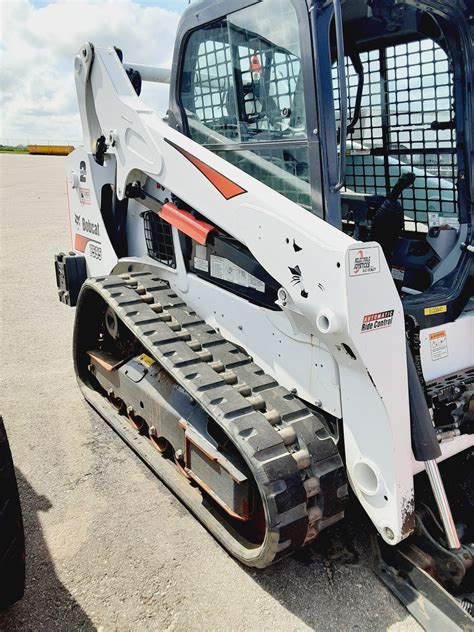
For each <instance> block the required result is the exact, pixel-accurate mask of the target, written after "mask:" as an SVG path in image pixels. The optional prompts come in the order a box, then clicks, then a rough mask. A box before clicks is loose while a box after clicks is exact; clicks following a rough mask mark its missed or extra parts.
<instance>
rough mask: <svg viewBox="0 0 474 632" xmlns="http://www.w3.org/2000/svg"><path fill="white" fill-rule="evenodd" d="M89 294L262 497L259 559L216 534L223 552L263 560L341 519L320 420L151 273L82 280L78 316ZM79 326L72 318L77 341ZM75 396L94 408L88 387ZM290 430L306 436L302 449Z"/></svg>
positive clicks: (335, 460)
mask: <svg viewBox="0 0 474 632" xmlns="http://www.w3.org/2000/svg"><path fill="white" fill-rule="evenodd" d="M91 291H92V292H95V293H97V294H99V295H100V296H101V297H102V299H103V300H104V301H105V302H106V303H107V304H108V305H110V306H111V307H112V308H113V309H114V311H115V312H116V313H117V316H118V317H119V318H120V319H121V321H122V322H123V323H124V324H125V325H126V326H127V327H128V329H129V330H130V331H131V332H132V333H133V334H134V336H136V338H137V339H138V340H139V341H140V343H141V344H142V345H143V347H144V348H145V349H146V350H147V352H148V353H149V354H150V355H151V356H152V357H153V358H155V360H157V361H158V362H159V363H160V364H161V365H162V366H163V368H164V369H165V370H166V371H168V373H169V374H170V375H172V377H173V378H174V379H175V380H176V382H177V383H178V384H180V385H181V386H182V387H183V388H185V389H186V390H187V392H188V393H189V394H190V395H191V396H192V397H193V398H194V399H195V401H197V402H198V403H199V405H200V406H202V408H203V409H205V410H206V412H207V413H208V414H209V415H210V416H211V417H212V418H213V419H214V420H215V421H216V422H217V423H218V424H219V425H220V426H221V427H222V428H223V430H224V431H225V432H226V434H227V435H228V436H229V437H230V438H231V439H232V441H233V443H234V444H235V445H236V447H237V448H238V449H239V450H240V452H241V454H242V456H243V458H244V459H245V461H246V463H247V465H248V466H249V468H250V470H251V472H252V475H253V477H254V479H255V481H256V482H257V485H258V487H259V491H260V493H261V495H262V497H263V499H264V506H265V508H266V511H265V513H266V521H267V537H266V538H265V541H264V543H263V545H262V546H261V547H260V550H259V553H258V555H256V556H252V555H250V556H249V558H248V559H244V558H242V557H240V556H239V555H238V554H236V552H235V550H232V547H231V546H229V543H228V542H226V541H223V538H222V537H218V539H219V540H220V541H221V542H222V543H223V545H224V546H225V547H226V548H228V550H229V551H230V552H231V553H232V554H234V555H236V556H237V557H239V559H241V561H243V562H244V563H246V564H249V565H252V566H258V567H264V566H267V565H269V564H271V563H272V562H274V561H276V560H277V559H279V558H280V557H282V556H283V555H288V554H290V553H292V552H294V551H296V550H297V549H298V548H300V547H301V546H302V545H303V544H305V543H307V542H309V541H311V540H312V539H314V537H316V535H317V533H318V531H319V530H320V527H321V528H322V527H324V526H327V525H329V524H331V523H332V522H335V521H336V520H338V519H340V518H341V517H342V516H343V508H344V501H345V497H346V495H347V485H346V478H345V470H344V466H343V463H342V460H341V458H340V455H339V453H338V450H337V447H336V446H335V444H334V442H333V441H332V440H331V439H330V437H329V435H328V433H327V431H326V429H325V426H324V424H323V422H322V421H321V419H320V418H319V417H318V416H316V415H315V414H314V413H312V412H311V411H310V410H309V409H308V408H307V406H306V405H305V404H304V403H303V402H301V401H300V400H298V399H297V398H296V397H295V396H294V395H292V394H291V393H289V392H288V391H287V390H286V389H285V388H283V387H281V386H279V385H278V383H277V382H276V381H275V380H274V379H273V378H272V377H270V376H269V375H267V374H265V373H264V371H262V369H260V368H259V367H258V366H257V365H256V364H255V363H254V362H253V360H252V358H251V357H250V356H249V355H247V354H246V353H244V352H242V350H240V349H239V348H237V347H236V346H235V345H233V344H231V343H230V342H228V341H227V340H225V339H224V338H223V337H222V336H220V334H218V333H217V332H216V331H215V330H214V329H213V328H212V327H210V326H209V325H207V324H206V323H205V322H204V321H203V320H202V319H201V318H199V316H198V315H197V314H196V313H195V312H193V311H192V310H190V309H189V308H188V307H187V306H186V304H185V303H184V302H183V301H182V300H181V299H180V298H179V297H178V296H177V295H176V294H175V293H174V292H173V291H172V290H171V289H170V287H169V285H168V283H167V282H165V281H163V280H161V279H159V278H158V277H157V276H155V275H153V274H152V273H150V272H137V273H130V274H124V275H120V276H108V277H101V278H97V279H88V280H87V281H86V282H85V284H84V286H83V289H82V291H81V295H80V297H79V301H78V308H77V315H76V319H77V320H80V317H81V316H80V314H81V305H82V303H83V302H85V297H87V295H88V293H90V292H91ZM78 332H80V327H78V325H77V323H76V334H75V336H76V337H77V336H78V335H80V333H78ZM78 343H79V341H77V340H76V346H77V345H78ZM79 346H80V345H79ZM80 383H81V379H80ZM83 390H84V389H83ZM84 394H85V395H86V397H87V398H88V399H89V400H90V401H91V403H92V404H93V405H95V403H94V401H92V399H94V398H90V397H88V391H87V390H85V391H84ZM101 409H102V410H101V411H100V412H101V414H104V410H103V407H102V406H101ZM106 416H107V417H108V415H106ZM113 425H116V424H113ZM299 429H300V430H301V432H300V433H298V430H299ZM121 434H122V433H121ZM299 434H301V435H302V436H303V435H304V436H305V437H310V438H311V440H312V444H311V454H310V452H309V451H308V449H307V447H306V445H305V442H304V440H303V439H302V438H301V437H300V436H299ZM315 438H316V444H317V449H316V450H315V448H314V442H315ZM134 447H135V446H134ZM160 458H161V457H160ZM152 467H153V466H152ZM153 469H155V468H153ZM157 473H158V475H159V476H160V473H159V472H157ZM308 490H311V491H308ZM177 493H178V495H179V492H177ZM206 526H208V528H209V525H206ZM211 531H212V528H211Z"/></svg>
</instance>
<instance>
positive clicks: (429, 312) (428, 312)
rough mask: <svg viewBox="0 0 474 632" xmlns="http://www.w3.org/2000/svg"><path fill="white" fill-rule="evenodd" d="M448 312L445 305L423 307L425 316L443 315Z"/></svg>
mask: <svg viewBox="0 0 474 632" xmlns="http://www.w3.org/2000/svg"><path fill="white" fill-rule="evenodd" d="M447 311H448V306H447V305H437V306H436V307H425V316H433V314H444V312H447Z"/></svg>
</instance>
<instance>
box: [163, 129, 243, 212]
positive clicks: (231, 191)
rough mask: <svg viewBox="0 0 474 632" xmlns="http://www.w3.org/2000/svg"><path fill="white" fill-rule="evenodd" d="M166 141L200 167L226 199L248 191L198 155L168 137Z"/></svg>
mask: <svg viewBox="0 0 474 632" xmlns="http://www.w3.org/2000/svg"><path fill="white" fill-rule="evenodd" d="M166 142H167V143H168V144H169V145H171V146H172V147H174V148H175V149H177V150H178V151H179V153H180V154H182V155H183V156H184V157H185V158H187V159H188V160H189V162H191V163H192V164H193V165H194V166H195V167H196V168H197V169H199V171H200V172H201V173H202V175H203V176H204V177H205V178H207V179H208V180H209V182H210V183H211V184H212V185H213V186H214V187H215V188H216V189H217V190H218V191H219V193H220V194H221V195H222V196H224V197H225V199H226V200H231V199H232V198H234V197H237V195H242V193H247V191H246V189H243V188H242V187H241V186H239V185H238V184H236V183H235V182H233V181H232V180H229V178H227V177H226V176H224V175H222V173H219V172H218V171H216V170H215V169H213V168H212V167H209V165H206V163H205V162H203V161H202V160H199V158H196V156H193V155H192V154H190V153H189V152H188V151H186V150H185V149H183V148H182V147H179V146H178V145H175V144H174V143H173V142H171V141H170V140H168V139H166Z"/></svg>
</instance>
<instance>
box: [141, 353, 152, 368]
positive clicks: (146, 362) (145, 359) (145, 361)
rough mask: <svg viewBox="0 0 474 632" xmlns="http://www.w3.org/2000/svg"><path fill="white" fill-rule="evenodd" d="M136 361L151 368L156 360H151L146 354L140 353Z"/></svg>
mask: <svg viewBox="0 0 474 632" xmlns="http://www.w3.org/2000/svg"><path fill="white" fill-rule="evenodd" d="M137 360H138V361H139V362H141V363H142V364H144V365H145V366H151V365H152V364H155V362H156V360H153V358H150V356H149V355H147V354H146V353H142V354H141V355H139V356H138V358H137Z"/></svg>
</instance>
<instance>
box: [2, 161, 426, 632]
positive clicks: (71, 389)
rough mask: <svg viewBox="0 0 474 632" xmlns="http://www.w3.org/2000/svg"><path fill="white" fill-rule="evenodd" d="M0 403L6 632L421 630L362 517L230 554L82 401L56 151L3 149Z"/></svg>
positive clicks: (63, 199)
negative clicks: (21, 550)
mask: <svg viewBox="0 0 474 632" xmlns="http://www.w3.org/2000/svg"><path fill="white" fill-rule="evenodd" d="M0 174H1V188H2V202H1V242H0V243H1V249H0V256H1V264H0V265H1V267H0V270H1V283H0V290H1V293H2V297H1V303H0V304H1V309H2V312H1V318H0V326H1V331H0V333H1V344H2V352H1V367H2V387H1V389H2V390H1V396H2V399H1V404H0V411H1V412H2V413H3V416H4V419H5V423H6V426H7V431H8V433H9V437H10V443H11V448H12V451H13V455H14V459H15V464H16V468H17V476H18V481H19V486H20V493H21V497H22V503H23V513H24V520H25V527H26V536H27V587H26V594H25V598H24V599H23V601H22V602H20V603H19V604H17V605H15V606H14V607H13V608H12V609H11V610H10V611H8V612H7V613H4V614H3V615H0V629H1V630H35V631H38V630H48V631H50V630H132V629H133V630H152V629H153V630H178V629H180V630H275V629H281V630H288V631H290V630H310V629H315V630H371V631H378V630H391V631H397V632H398V631H401V630H403V631H406V630H420V628H419V627H418V625H417V624H416V623H415V622H414V620H413V619H411V618H410V617H409V616H408V615H407V613H406V611H405V610H404V609H403V607H402V606H401V605H399V603H398V602H397V600H396V599H395V598H394V597H393V596H392V595H391V594H390V593H389V592H388V591H387V590H386V589H385V588H384V587H383V585H382V584H381V583H380V582H379V581H378V580H377V578H376V577H375V575H374V574H373V573H372V571H371V569H370V555H369V546H368V541H367V539H368V538H367V530H366V528H365V526H363V525H362V526H361V524H360V523H358V521H357V520H352V522H349V523H347V524H346V525H345V526H344V527H338V528H335V529H334V530H333V531H332V532H331V533H330V534H329V535H328V534H326V538H325V541H324V542H322V543H320V544H319V545H317V546H313V547H312V548H311V547H310V548H309V549H308V550H307V551H305V553H304V554H302V555H299V556H298V557H297V558H294V559H289V560H286V561H284V562H281V563H280V564H278V565H276V566H274V567H272V568H270V569H267V570H265V571H249V570H248V569H245V568H243V567H242V566H240V565H239V564H238V563H236V562H235V561H234V560H232V559H231V558H230V557H229V556H228V555H227V554H226V553H225V551H224V550H223V549H222V548H221V547H220V546H219V545H218V544H217V543H216V542H215V541H214V540H213V538H212V537H211V536H210V535H209V534H208V533H207V532H206V531H205V530H204V528H203V527H201V526H200V525H199V524H198V522H197V521H196V520H195V519H194V518H193V517H192V516H191V515H190V514H189V513H188V512H187V511H186V510H185V509H184V507H183V506H182V505H181V504H180V502H179V501H178V500H177V499H176V498H175V497H174V496H173V495H172V494H171V493H170V492H169V491H168V490H167V489H166V488H165V487H164V486H163V485H162V484H161V483H160V482H159V481H158V480H157V479H156V478H155V477H154V476H153V475H152V474H151V472H150V471H149V470H148V469H147V467H146V466H145V465H144V464H143V463H142V462H141V461H140V460H139V459H138V458H137V457H136V456H135V455H134V454H133V453H132V452H131V451H130V450H129V449H128V448H127V447H126V446H125V444H124V443H122V441H121V440H120V439H119V437H118V436H117V435H116V434H115V433H114V432H113V431H112V430H111V429H110V428H109V427H108V426H107V425H106V424H105V423H104V422H103V421H102V420H101V418H100V417H98V415H97V414H95V413H94V411H93V410H92V409H91V408H90V407H89V406H88V405H87V404H86V403H85V402H84V401H83V399H82V397H81V395H80V393H79V389H78V388H77V386H76V382H75V377H74V372H73V366H72V361H71V336H72V325H73V318H74V310H72V309H70V308H67V307H65V306H64V305H61V304H60V303H59V302H58V300H57V296H56V288H55V281H54V274H53V255H54V254H55V253H56V252H59V251H60V250H64V249H67V248H68V247H69V244H70V235H69V226H68V218H67V200H66V190H65V175H64V159H63V158H58V157H52V156H51V157H50V156H41V157H36V156H23V155H0Z"/></svg>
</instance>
